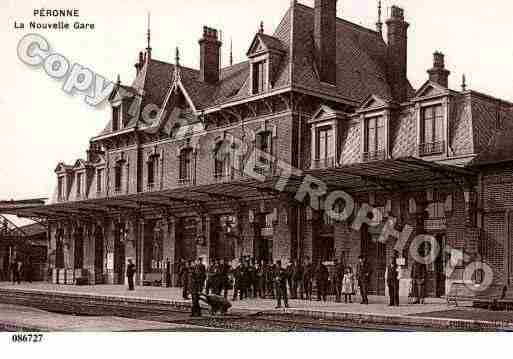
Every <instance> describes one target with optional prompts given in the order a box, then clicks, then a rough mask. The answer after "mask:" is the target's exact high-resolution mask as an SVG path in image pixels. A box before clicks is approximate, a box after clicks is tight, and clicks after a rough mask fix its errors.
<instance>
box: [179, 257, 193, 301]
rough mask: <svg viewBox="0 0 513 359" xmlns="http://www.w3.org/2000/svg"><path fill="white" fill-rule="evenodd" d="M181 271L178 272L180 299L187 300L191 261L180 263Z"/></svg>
mask: <svg viewBox="0 0 513 359" xmlns="http://www.w3.org/2000/svg"><path fill="white" fill-rule="evenodd" d="M182 264H183V265H182V270H181V272H180V278H181V282H182V286H183V290H182V298H183V299H189V285H190V284H189V277H190V274H191V269H192V268H191V267H192V265H191V261H189V262H184V263H182Z"/></svg>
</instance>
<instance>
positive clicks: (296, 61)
mask: <svg viewBox="0 0 513 359" xmlns="http://www.w3.org/2000/svg"><path fill="white" fill-rule="evenodd" d="M313 31H314V9H313V8H311V7H308V6H305V5H302V4H298V3H297V2H292V5H291V6H290V8H289V9H288V10H287V12H286V14H285V15H284V17H283V18H282V20H281V22H280V24H279V25H278V27H277V29H276V31H275V32H274V34H273V35H272V36H271V35H267V34H263V33H259V34H257V35H256V36H255V39H254V41H256V39H258V41H260V42H261V43H262V44H263V46H265V47H267V48H272V49H275V50H277V49H279V50H280V51H281V52H282V53H283V57H282V61H281V62H280V64H279V67H278V69H277V70H276V75H275V80H274V82H273V84H272V86H273V91H278V90H287V89H292V90H295V91H302V92H306V93H310V94H313V95H317V96H323V97H329V98H331V99H334V100H339V101H344V102H349V103H352V104H354V105H358V104H360V103H361V102H362V101H363V100H364V99H366V98H367V97H368V96H369V95H370V94H375V95H376V96H379V97H380V98H382V99H384V100H390V99H392V90H391V86H390V84H389V83H388V80H387V75H386V67H387V65H386V56H387V45H386V44H385V42H384V41H383V37H382V35H381V34H380V33H378V32H376V31H374V30H370V29H367V28H364V27H362V26H360V25H356V24H354V23H351V22H349V21H346V20H343V19H340V18H338V19H337V61H336V63H337V84H336V86H332V85H328V84H325V83H322V82H321V81H320V79H319V77H318V75H317V72H316V63H315V58H316V50H315V46H314V42H313V36H312V33H313ZM249 71H250V66H249V63H248V62H247V61H246V62H242V63H239V64H235V65H233V66H229V67H225V68H223V69H221V71H220V81H219V82H218V83H217V84H207V83H205V82H202V81H201V80H200V72H199V70H196V69H191V68H187V67H183V66H180V77H181V84H182V85H183V87H184V89H185V90H186V92H187V94H188V95H189V97H190V99H191V101H192V102H193V103H194V107H195V109H197V110H198V111H202V110H208V109H209V108H210V109H215V108H217V106H219V105H222V104H227V103H230V102H235V101H243V100H245V99H248V98H250V97H251V96H252V94H251V91H250V83H249V82H250V81H249V77H250V73H249ZM175 73H176V71H175V65H173V64H170V63H166V62H163V61H159V60H155V59H152V58H151V56H147V57H146V60H145V64H144V66H143V67H142V68H141V70H140V71H139V73H138V75H137V76H136V79H135V80H134V82H133V83H132V85H131V86H128V87H127V88H128V89H130V90H131V93H134V94H135V98H136V101H137V105H138V108H139V111H138V115H137V116H135V117H134V118H133V119H131V120H130V121H129V123H128V124H127V126H125V129H130V128H135V127H138V126H139V125H141V126H143V127H145V126H150V125H152V124H151V123H145V122H144V119H140V118H139V117H140V116H139V113H140V110H141V109H143V108H145V106H146V105H148V104H153V105H156V106H158V107H159V108H161V107H162V106H163V105H164V102H165V99H166V98H167V95H168V94H169V91H170V88H171V87H172V85H173V82H174V77H175ZM409 95H410V96H409V97H412V96H413V95H414V90H413V88H411V86H409ZM110 129H111V125H110V124H109V125H108V126H107V127H106V128H105V130H104V131H103V132H102V133H101V134H100V135H104V134H107V133H109V132H111V131H110Z"/></svg>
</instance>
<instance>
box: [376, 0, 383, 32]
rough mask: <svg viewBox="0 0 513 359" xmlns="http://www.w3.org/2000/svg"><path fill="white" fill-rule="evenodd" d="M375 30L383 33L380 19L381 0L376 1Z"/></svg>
mask: <svg viewBox="0 0 513 359" xmlns="http://www.w3.org/2000/svg"><path fill="white" fill-rule="evenodd" d="M376 31H377V32H379V33H380V34H383V22H382V21H381V0H379V1H378V22H377V23H376Z"/></svg>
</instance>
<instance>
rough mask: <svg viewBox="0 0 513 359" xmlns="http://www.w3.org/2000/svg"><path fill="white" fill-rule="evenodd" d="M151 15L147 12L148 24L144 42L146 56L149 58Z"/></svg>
mask: <svg viewBox="0 0 513 359" xmlns="http://www.w3.org/2000/svg"><path fill="white" fill-rule="evenodd" d="M150 21H151V13H150V12H149V11H148V23H147V30H146V42H147V47H146V51H147V52H148V56H151V22H150Z"/></svg>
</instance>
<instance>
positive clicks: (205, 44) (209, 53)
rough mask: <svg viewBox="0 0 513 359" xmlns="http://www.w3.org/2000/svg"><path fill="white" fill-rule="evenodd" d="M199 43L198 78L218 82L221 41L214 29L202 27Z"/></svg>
mask: <svg viewBox="0 0 513 359" xmlns="http://www.w3.org/2000/svg"><path fill="white" fill-rule="evenodd" d="M199 44H200V80H201V81H203V82H207V83H211V84H215V83H217V82H219V69H220V66H221V45H222V43H221V41H219V38H218V33H217V30H216V29H212V28H210V27H207V26H204V27H203V38H202V39H201V40H200V41H199Z"/></svg>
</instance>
